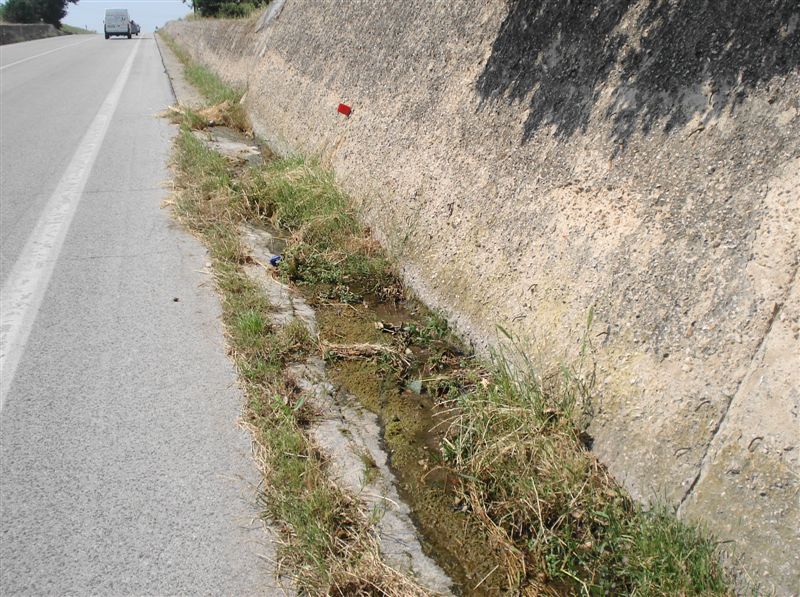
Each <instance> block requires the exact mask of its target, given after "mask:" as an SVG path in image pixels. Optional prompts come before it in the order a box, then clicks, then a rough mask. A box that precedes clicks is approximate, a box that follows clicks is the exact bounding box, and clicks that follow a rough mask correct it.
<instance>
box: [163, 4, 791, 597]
mask: <svg viewBox="0 0 800 597" xmlns="http://www.w3.org/2000/svg"><path fill="white" fill-rule="evenodd" d="M168 32H169V33H170V34H171V35H173V36H175V37H176V38H177V39H178V41H179V42H180V43H181V44H182V45H184V46H185V47H186V48H187V49H188V50H189V51H190V52H191V53H192V54H193V55H194V57H195V58H197V59H198V60H200V61H202V62H204V63H206V64H208V65H209V66H210V67H212V68H214V69H215V70H217V71H218V72H219V73H221V74H222V75H223V76H224V77H226V78H227V79H228V80H229V81H230V82H232V83H235V84H239V85H244V86H246V87H247V96H246V102H247V106H248V110H249V112H250V114H251V115H252V117H253V120H254V127H255V129H256V132H257V133H259V134H260V135H261V136H263V137H264V138H266V139H268V140H270V141H271V142H272V143H273V145H274V146H275V147H277V148H279V149H281V150H283V151H292V150H296V151H302V152H305V153H309V154H314V155H319V156H320V157H321V158H322V159H323V160H324V162H325V163H328V164H330V165H331V166H332V167H333V168H334V169H335V171H336V173H337V176H338V178H339V180H340V181H341V183H342V184H343V185H344V186H345V188H347V189H348V190H349V191H350V192H351V193H352V194H353V196H355V197H356V198H358V200H359V201H360V204H361V206H362V207H363V212H364V217H365V219H366V221H367V222H368V223H369V224H370V225H371V227H372V229H373V231H374V233H375V234H376V236H377V237H378V238H379V239H380V240H381V242H382V243H383V244H384V245H385V246H386V247H387V248H388V249H389V250H390V251H391V252H392V253H393V254H394V255H395V256H396V257H397V258H398V259H399V260H400V262H401V263H402V265H403V268H404V270H403V273H404V276H405V278H406V281H407V282H409V283H410V285H411V286H412V287H413V288H414V289H415V290H416V291H417V292H418V293H419V294H420V296H421V297H422V298H423V299H424V300H426V301H427V302H428V303H429V304H431V305H432V306H433V307H436V308H439V309H442V310H443V311H444V312H445V313H447V314H448V315H449V318H450V320H451V321H453V322H455V325H456V326H457V328H458V329H459V330H460V332H461V333H462V334H463V335H464V336H466V337H468V338H469V339H471V341H472V342H473V343H474V344H475V345H476V347H478V348H479V349H487V348H489V347H492V346H494V345H495V344H496V343H497V342H498V337H497V328H496V326H497V325H498V324H499V325H502V326H503V327H505V328H507V329H510V330H512V331H514V332H515V333H517V334H519V335H520V336H521V337H522V338H524V339H526V341H527V342H529V343H530V345H531V346H532V347H534V349H536V350H541V351H542V352H543V353H546V356H555V357H559V358H566V359H569V358H570V357H571V356H573V355H574V354H575V352H576V351H577V349H578V346H579V345H580V343H581V340H582V338H583V337H584V334H585V333H586V334H588V335H587V337H588V338H589V339H590V340H591V342H592V345H593V346H594V349H595V352H594V356H595V358H596V360H597V377H596V379H597V383H596V385H595V387H594V399H593V410H594V418H593V422H592V424H591V429H590V431H591V434H592V435H593V437H594V445H593V449H594V450H595V452H596V453H597V455H598V456H599V457H600V459H601V460H602V461H603V462H604V463H606V464H607V465H608V467H609V469H610V470H611V472H612V473H613V474H614V475H615V476H616V478H617V479H619V480H620V481H621V482H622V483H623V484H624V485H625V486H626V487H627V488H628V489H629V490H630V491H631V493H632V494H633V495H634V496H635V497H637V498H639V499H641V500H645V501H647V500H651V499H653V498H666V499H667V500H668V501H669V502H670V503H672V504H674V505H676V506H678V507H679V508H680V512H681V514H682V515H684V516H687V517H690V518H692V519H700V520H702V521H704V522H705V523H706V524H707V525H708V526H709V527H710V528H711V529H712V530H713V531H715V532H716V533H717V534H718V535H719V536H720V538H722V539H725V540H730V541H732V542H733V543H734V544H736V545H738V546H739V548H740V550H739V551H740V552H742V553H743V554H744V557H745V562H744V564H745V567H746V569H748V570H749V571H750V573H751V574H752V575H753V576H756V577H757V580H759V581H761V582H765V583H766V584H767V585H769V584H771V583H774V585H775V587H776V589H777V590H778V592H783V593H791V592H794V591H797V590H798V588H800V555H798V554H800V536H799V534H798V533H800V504H798V495H800V494H799V493H798V492H799V491H800V479H799V478H798V468H799V464H800V440H799V439H798V436H799V435H800V339H799V338H800V299H798V293H799V292H800V291H798V279H797V270H798V264H799V263H800V249H799V248H798V247H799V245H798V232H799V231H800V198H799V196H798V189H800V178H799V177H800V6H798V4H797V2H796V0H764V1H763V2H739V1H737V0H718V1H715V2H703V3H696V2H690V1H688V0H681V1H677V0H629V1H625V0H603V1H601V0H598V1H597V2H562V1H559V0H542V1H540V2H526V1H525V0H509V1H499V0H496V1H493V2H478V1H466V0H465V1H463V2H436V1H435V0H406V1H404V2H393V1H388V0H387V1H377V0H376V1H370V2H366V1H365V2H357V1H349V2H338V1H335V0H324V1H323V0H287V1H286V2H285V3H284V4H282V5H280V6H277V7H273V10H272V11H271V13H270V14H264V15H262V16H260V17H259V18H254V19H252V20H248V21H195V22H178V23H173V24H171V25H170V26H169V27H168ZM339 102H344V103H346V104H348V105H350V106H352V108H353V112H352V115H351V116H350V117H349V118H348V117H344V116H343V115H341V114H338V113H337V111H336V107H337V105H338V103H339ZM590 310H593V313H594V317H593V319H592V324H591V329H589V330H588V331H587V330H586V329H585V328H586V324H587V318H588V314H589V312H590Z"/></svg>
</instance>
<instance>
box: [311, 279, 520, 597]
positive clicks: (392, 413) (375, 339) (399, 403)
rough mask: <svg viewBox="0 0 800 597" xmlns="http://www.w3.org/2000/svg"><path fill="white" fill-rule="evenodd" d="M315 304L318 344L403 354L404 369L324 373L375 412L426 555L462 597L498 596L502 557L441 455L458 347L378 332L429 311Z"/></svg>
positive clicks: (419, 322)
mask: <svg viewBox="0 0 800 597" xmlns="http://www.w3.org/2000/svg"><path fill="white" fill-rule="evenodd" d="M305 291H306V293H307V295H308V296H307V298H308V300H310V301H312V302H315V298H314V292H313V290H312V289H308V288H306V289H305ZM315 307H316V309H317V322H318V324H319V330H320V336H321V339H322V340H326V341H328V342H334V343H339V344H347V343H361V342H369V343H382V344H391V345H392V346H394V347H396V348H397V349H398V351H400V352H401V353H402V354H403V355H404V358H405V360H407V362H408V366H407V367H404V366H401V367H399V368H398V367H397V366H396V364H393V363H389V362H381V360H380V359H357V360H332V361H331V362H329V363H328V368H329V373H330V376H331V378H332V380H333V381H334V382H335V383H337V384H339V385H340V386H341V387H342V388H344V389H346V390H347V391H348V392H349V393H351V394H352V395H354V396H356V397H357V398H358V399H359V401H360V402H361V404H363V405H364V407H366V408H367V409H369V410H370V411H372V412H374V413H375V414H377V415H378V417H379V420H380V423H381V427H382V434H383V437H382V440H383V442H384V444H385V446H386V448H387V451H388V452H389V454H390V462H391V467H392V470H393V472H394V473H395V475H396V477H397V478H398V481H399V485H400V487H399V491H400V494H401V497H402V498H403V499H404V500H405V501H406V503H408V504H409V506H410V507H411V508H412V511H413V518H414V522H415V524H416V525H417V528H418V530H419V531H420V534H421V536H422V539H423V546H424V548H425V550H426V551H427V553H428V555H429V556H431V557H432V558H434V559H435V560H436V561H437V563H438V564H439V565H440V566H441V567H442V568H443V569H444V570H445V572H447V573H448V575H450V576H451V578H453V579H454V580H455V581H456V583H457V584H458V587H457V589H458V591H459V592H460V593H461V594H463V595H498V594H501V593H502V592H503V587H504V580H505V573H504V572H505V571H504V570H503V566H502V559H501V554H500V553H498V552H497V551H496V550H495V549H493V547H492V540H491V538H490V537H488V536H487V535H486V532H485V530H484V529H483V528H481V527H480V526H479V525H478V524H476V523H475V520H474V518H473V517H472V515H470V514H467V512H466V508H467V506H466V505H465V504H464V503H463V502H462V501H461V500H460V499H459V498H458V497H457V492H456V491H455V489H456V488H457V485H458V479H457V478H454V477H453V475H451V474H450V473H449V472H448V470H447V468H446V467H445V466H444V463H443V462H442V458H441V453H440V450H439V442H440V440H441V438H442V436H443V434H444V433H445V432H446V429H447V424H448V420H447V414H446V413H445V412H444V408H443V404H442V402H443V401H444V399H443V397H442V396H439V395H437V394H440V393H441V392H442V389H441V388H443V387H444V386H446V385H447V382H448V380H450V379H451V378H452V374H453V372H454V369H455V368H457V367H458V365H459V363H460V362H461V360H462V358H463V357H462V354H461V350H460V348H459V347H458V346H457V345H456V344H455V343H454V342H451V341H445V340H440V339H436V340H433V341H430V340H429V339H421V338H419V337H418V336H417V335H414V334H406V333H403V332H402V331H398V332H396V333H387V332H385V331H381V330H380V329H378V328H377V327H376V322H380V323H382V324H384V329H386V328H390V329H394V330H402V329H409V326H410V325H413V326H416V327H417V328H418V329H420V328H423V327H424V326H425V324H426V323H427V321H428V318H429V317H430V313H429V312H428V311H427V310H426V309H425V308H424V307H423V306H421V305H418V304H411V303H402V304H398V305H393V304H392V305H387V304H382V303H379V302H376V301H375V300H368V301H366V302H365V303H364V304H362V305H358V306H354V305H342V304H330V303H327V304H326V303H323V302H320V301H316V304H315Z"/></svg>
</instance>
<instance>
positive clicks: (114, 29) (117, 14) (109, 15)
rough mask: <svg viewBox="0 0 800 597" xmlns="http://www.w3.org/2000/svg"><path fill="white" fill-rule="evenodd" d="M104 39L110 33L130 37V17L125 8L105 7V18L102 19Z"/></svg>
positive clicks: (109, 35)
mask: <svg viewBox="0 0 800 597" xmlns="http://www.w3.org/2000/svg"><path fill="white" fill-rule="evenodd" d="M103 29H104V30H105V33H106V39H108V38H109V37H111V36H112V35H125V36H127V38H128V39H130V38H131V18H130V17H129V16H128V9H127V8H106V18H105V20H104V21H103Z"/></svg>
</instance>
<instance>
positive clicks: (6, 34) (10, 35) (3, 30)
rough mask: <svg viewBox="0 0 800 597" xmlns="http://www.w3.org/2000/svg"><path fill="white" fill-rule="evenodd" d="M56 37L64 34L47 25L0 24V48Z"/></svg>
mask: <svg viewBox="0 0 800 597" xmlns="http://www.w3.org/2000/svg"><path fill="white" fill-rule="evenodd" d="M57 35H64V33H62V32H61V31H59V30H58V29H56V28H55V27H53V26H52V25H49V24H32V25H26V24H18V23H0V46H2V45H5V44H15V43H18V42H21V41H31V40H34V39H42V38H45V37H56V36H57Z"/></svg>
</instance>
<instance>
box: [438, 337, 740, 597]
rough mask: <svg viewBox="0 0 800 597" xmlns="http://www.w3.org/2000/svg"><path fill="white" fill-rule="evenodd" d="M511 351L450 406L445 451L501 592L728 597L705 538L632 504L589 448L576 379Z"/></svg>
mask: <svg viewBox="0 0 800 597" xmlns="http://www.w3.org/2000/svg"><path fill="white" fill-rule="evenodd" d="M508 340H509V342H510V343H511V347H512V354H507V353H500V354H498V355H496V357H495V358H494V360H493V367H492V369H491V371H492V376H491V381H490V382H489V383H486V384H477V385H476V386H475V387H474V388H473V389H472V391H470V392H467V393H464V394H459V395H457V396H456V397H454V398H453V399H452V401H451V405H452V408H453V409H454V412H455V413H457V414H456V416H455V417H454V420H453V421H452V423H451V426H450V429H449V431H448V433H447V435H446V437H445V438H444V440H443V445H442V449H443V453H444V456H445V460H446V461H447V462H448V463H450V465H451V466H452V467H454V468H455V470H457V471H458V472H459V474H460V479H461V483H460V488H459V490H460V492H461V493H462V494H463V495H464V497H465V499H466V500H467V501H468V503H469V505H470V509H471V511H472V512H473V513H474V515H475V516H477V517H478V518H480V519H481V520H482V521H483V522H484V524H485V525H486V526H487V527H488V528H489V529H490V531H491V534H492V536H493V538H494V540H495V542H496V544H497V545H498V546H499V547H500V548H501V549H502V552H503V554H504V560H505V563H506V566H505V571H506V574H507V576H508V585H509V586H511V587H519V588H521V589H525V591H526V592H527V593H530V594H539V593H541V592H545V593H546V592H550V591H552V590H553V588H558V587H569V591H570V592H580V593H582V594H591V595H608V594H625V595H710V594H723V595H724V594H728V593H729V590H728V589H727V586H726V583H725V579H724V578H723V575H722V571H721V568H720V566H719V562H718V555H717V552H716V546H715V544H714V543H713V542H712V541H711V540H710V538H708V537H707V536H705V535H704V534H703V533H702V532H701V531H699V530H698V529H695V528H691V527H689V526H687V525H686V524H684V523H682V522H680V521H678V519H677V518H676V517H675V514H674V512H672V511H671V510H669V509H668V508H667V507H665V506H656V507H654V508H653V509H652V510H649V511H645V510H643V509H642V508H641V507H640V506H638V505H636V504H634V503H633V502H632V500H631V499H630V498H629V497H628V496H627V495H625V493H624V492H623V491H622V489H621V488H620V487H619V486H618V485H617V484H616V483H615V482H614V481H613V480H612V479H611V478H610V476H609V475H608V473H607V472H606V470H605V469H604V467H602V466H601V465H600V464H599V463H598V462H597V460H596V459H595V458H594V457H593V455H592V454H591V453H590V452H589V451H588V450H587V449H586V447H585V439H586V436H585V435H584V432H583V431H582V427H583V424H584V423H583V421H585V417H584V415H585V413H584V412H583V411H582V406H584V405H585V404H586V402H585V400H586V397H587V396H586V393H587V391H588V389H589V387H587V385H586V380H585V379H584V378H583V377H582V376H581V375H580V371H576V370H574V369H567V368H563V367H562V368H559V369H557V370H556V371H554V372H553V373H552V374H550V375H544V376H542V375H541V374H540V373H539V371H540V370H541V369H540V368H538V367H535V366H534V364H533V363H532V362H531V361H530V360H529V359H528V357H527V356H526V352H525V351H523V350H521V349H520V347H519V346H518V345H517V344H516V342H515V341H514V340H513V339H512V338H511V337H510V336H509V337H508ZM510 363H515V365H514V366H513V367H512V365H510Z"/></svg>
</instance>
